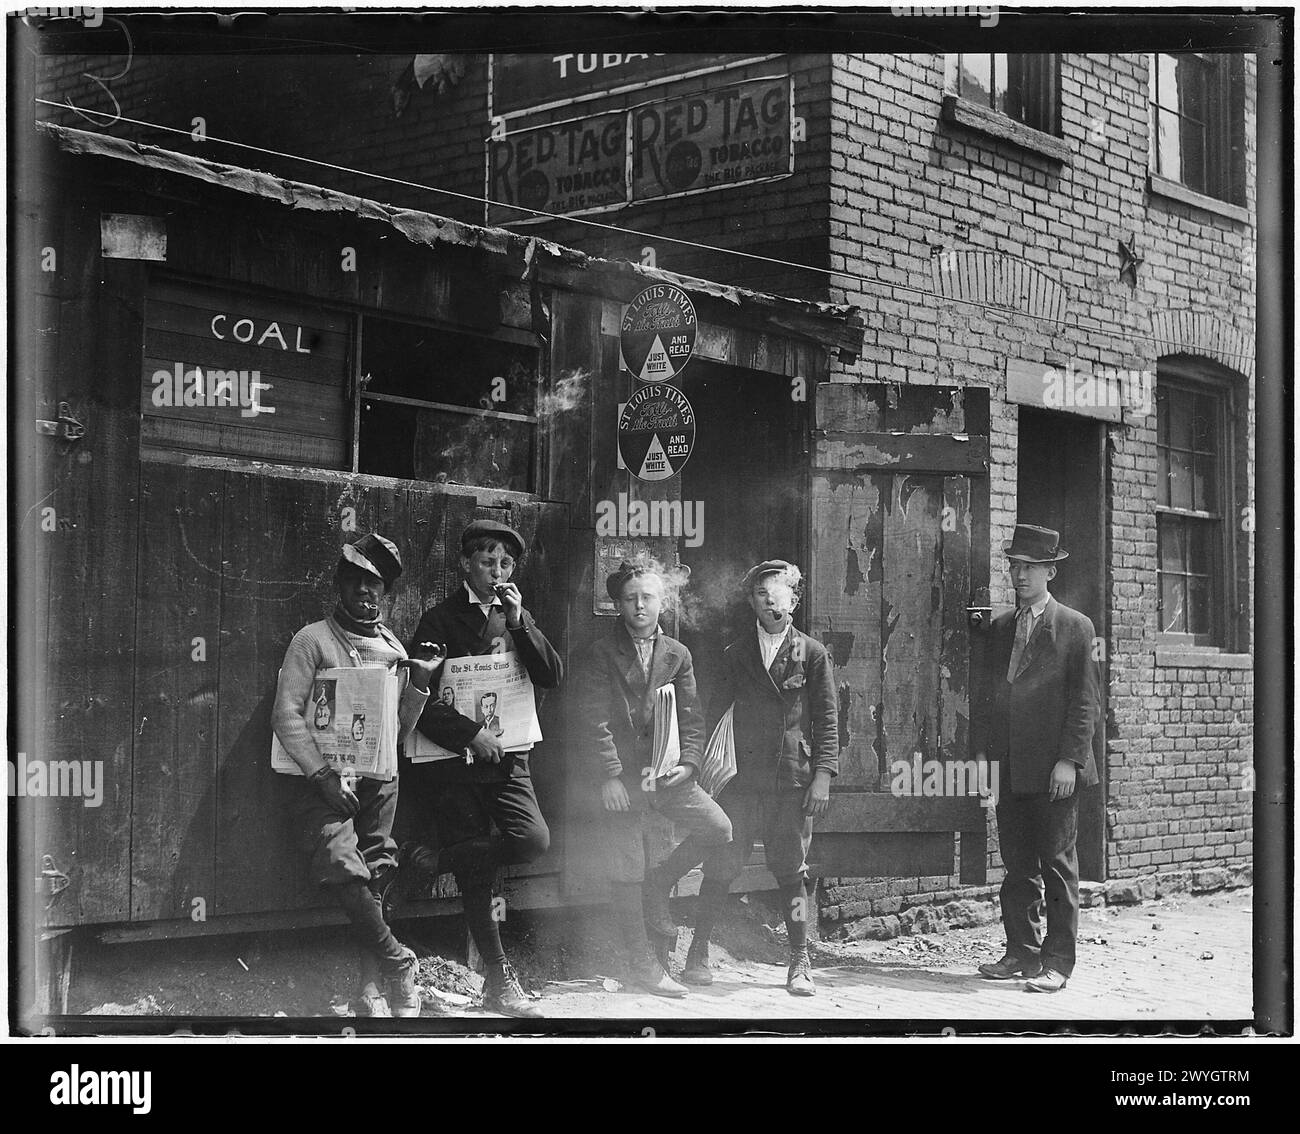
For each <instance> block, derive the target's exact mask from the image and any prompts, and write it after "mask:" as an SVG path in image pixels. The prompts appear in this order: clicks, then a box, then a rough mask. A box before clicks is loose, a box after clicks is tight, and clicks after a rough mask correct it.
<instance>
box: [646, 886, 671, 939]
mask: <svg viewBox="0 0 1300 1134" xmlns="http://www.w3.org/2000/svg"><path fill="white" fill-rule="evenodd" d="M672 888H673V884H672V883H671V882H665V881H664V879H663V877H662V875H661V874H660V872H659V871H658V870H652V871H650V873H648V874H647V875H646V876H645V882H644V883H642V886H641V901H642V904H643V905H644V906H645V925H646V929H647V930H649V931H650V933H652V934H657V935H658V936H660V937H671V938H673V940H674V941H675V940H676V939H677V923H676V922H675V921H673V915H672V912H671V911H670V910H669V908H668V894H669V892H670V891H671V890H672Z"/></svg>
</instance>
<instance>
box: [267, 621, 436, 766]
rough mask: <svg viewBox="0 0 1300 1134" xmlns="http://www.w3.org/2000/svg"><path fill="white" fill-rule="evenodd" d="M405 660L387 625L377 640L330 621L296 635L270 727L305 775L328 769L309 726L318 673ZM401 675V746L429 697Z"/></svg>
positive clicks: (314, 624) (388, 665)
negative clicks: (309, 715) (309, 709)
mask: <svg viewBox="0 0 1300 1134" xmlns="http://www.w3.org/2000/svg"><path fill="white" fill-rule="evenodd" d="M406 656H407V654H406V650H405V649H404V648H403V646H402V643H401V642H399V641H398V640H397V638H396V637H395V636H394V635H393V632H392V631H391V630H389V629H388V628H387V627H386V626H380V627H379V636H378V637H376V638H363V637H361V636H360V635H358V634H349V633H348V632H347V631H345V630H344V629H343V628H342V627H341V626H340V625H339V624H338V622H336V621H335V620H334V619H333V618H326V619H324V620H323V621H321V622H312V623H311V624H309V625H307V626H304V627H303V628H302V629H301V630H299V631H298V633H297V634H295V635H294V636H293V641H291V642H290V643H289V648H288V649H287V650H285V652H284V664H283V665H282V666H281V667H280V679H279V681H278V682H277V683H276V687H275V707H274V708H273V709H272V710H271V727H272V728H273V729H275V735H276V736H278V737H279V738H280V743H281V744H283V745H284V750H285V751H286V752H288V753H289V755H290V756H291V757H292V758H293V761H294V763H296V764H297V765H298V767H300V768H301V769H302V770H303V774H304V775H308V776H310V775H311V774H312V773H313V772H317V771H319V770H320V769H321V768H324V767H326V766H327V765H326V762H325V758H324V757H323V756H322V755H321V754H320V750H319V749H318V748H317V747H316V742H315V741H314V740H313V739H312V736H311V732H310V730H309V729H308V727H307V717H306V714H307V711H308V709H307V705H308V702H309V700H310V699H311V690H312V683H313V681H314V680H315V677H316V674H317V672H318V671H319V670H322V669H336V668H339V667H342V666H350V665H355V666H367V665H380V666H383V667H384V668H386V669H388V668H391V667H392V666H394V665H396V664H397V662H399V661H402V660H403V659H405V658H406ZM397 672H398V679H399V681H400V683H401V698H400V700H399V702H398V710H397V719H398V727H397V742H398V744H402V743H404V742H405V741H406V739H407V737H409V736H410V734H411V730H412V729H414V728H415V722H416V721H418V720H419V719H420V714H421V713H422V712H423V711H424V705H425V702H426V701H427V700H428V699H429V693H428V691H427V690H425V691H424V692H421V691H420V690H418V689H416V688H415V687H414V686H412V685H411V683H410V679H409V674H408V672H407V671H406V670H405V669H400V670H398V671H397Z"/></svg>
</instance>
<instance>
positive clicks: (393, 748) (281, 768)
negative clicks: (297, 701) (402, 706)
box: [271, 666, 399, 780]
mask: <svg viewBox="0 0 1300 1134" xmlns="http://www.w3.org/2000/svg"><path fill="white" fill-rule="evenodd" d="M398 697H399V690H398V678H397V674H396V673H395V672H393V671H392V670H389V669H386V668H384V667H381V666H345V667H342V668H338V669H322V670H318V671H317V673H316V676H315V678H314V679H313V680H312V686H311V696H310V699H309V700H308V702H307V705H306V708H305V709H304V712H303V716H304V718H305V720H306V723H307V731H308V733H310V735H311V738H312V739H313V740H314V741H315V742H316V747H317V748H318V749H319V750H320V754H321V755H322V756H323V757H324V758H325V760H326V761H327V762H328V763H329V765H330V767H332V768H334V769H335V771H337V772H338V773H339V774H340V775H352V776H364V777H365V778H366V779H370V780H391V779H392V778H393V777H394V776H395V775H397V730H398V723H397V706H398ZM271 769H272V770H273V771H276V772H280V773H282V774H283V775H286V776H301V775H302V769H301V768H299V767H298V765H297V763H296V762H295V761H294V759H293V757H292V756H290V755H289V753H288V752H286V751H285V749H284V745H282V744H281V743H280V738H279V737H278V736H276V735H275V734H274V733H272V738H271Z"/></svg>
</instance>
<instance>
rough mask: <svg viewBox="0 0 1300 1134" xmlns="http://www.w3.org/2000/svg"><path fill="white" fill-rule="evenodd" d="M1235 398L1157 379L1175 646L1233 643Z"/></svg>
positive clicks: (1164, 542)
mask: <svg viewBox="0 0 1300 1134" xmlns="http://www.w3.org/2000/svg"><path fill="white" fill-rule="evenodd" d="M1228 399H1229V394H1228V391H1227V390H1226V389H1223V388H1216V387H1214V386H1209V385H1201V384H1199V383H1193V382H1187V381H1183V380H1181V379H1171V378H1168V377H1166V376H1164V375H1163V374H1162V375H1161V376H1160V377H1159V379H1158V381H1157V386H1156V456H1157V464H1158V470H1159V475H1158V481H1157V487H1156V523H1157V530H1156V542H1157V559H1158V563H1157V575H1158V578H1159V584H1160V591H1159V614H1160V627H1159V628H1160V632H1161V635H1162V636H1163V637H1164V638H1165V640H1167V641H1171V642H1184V643H1186V644H1188V645H1196V646H1221V647H1226V646H1228V645H1229V642H1228V641H1227V634H1228V632H1229V631H1228V627H1227V625H1226V619H1225V617H1224V612H1225V609H1226V605H1227V599H1228V580H1229V577H1230V576H1229V571H1228V563H1227V560H1228V558H1229V550H1228V549H1229V544H1228V535H1229V533H1228V530H1227V524H1226V520H1225V515H1226V512H1227V509H1226V508H1225V504H1224V502H1225V500H1226V499H1228V498H1229V494H1228V488H1229V486H1228V485H1227V484H1226V483H1225V480H1226V471H1227V470H1228V469H1229V467H1230V464H1229V460H1228V440H1227V438H1228V433H1227V421H1228V417H1229V401H1228Z"/></svg>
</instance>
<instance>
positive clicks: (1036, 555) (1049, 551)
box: [1002, 524, 1070, 563]
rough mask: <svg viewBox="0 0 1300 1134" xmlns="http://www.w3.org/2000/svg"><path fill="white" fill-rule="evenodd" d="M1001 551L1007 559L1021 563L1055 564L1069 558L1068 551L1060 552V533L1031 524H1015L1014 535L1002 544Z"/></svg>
mask: <svg viewBox="0 0 1300 1134" xmlns="http://www.w3.org/2000/svg"><path fill="white" fill-rule="evenodd" d="M1002 550H1003V551H1004V552H1006V555H1007V558H1008V559H1018V560H1020V562H1021V563H1055V562H1056V561H1057V560H1058V559H1069V558H1070V553H1069V552H1068V551H1062V550H1061V533H1060V532H1056V531H1053V530H1052V529H1051V528H1039V527H1035V526H1034V525H1033V524H1017V525H1016V533H1015V535H1014V536H1013V537H1012V538H1011V539H1010V540H1006V541H1004V542H1003V544H1002Z"/></svg>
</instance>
